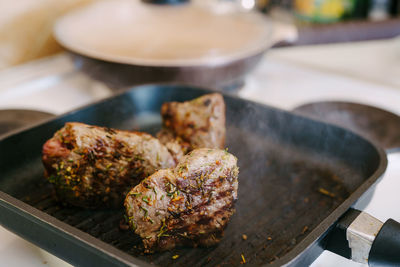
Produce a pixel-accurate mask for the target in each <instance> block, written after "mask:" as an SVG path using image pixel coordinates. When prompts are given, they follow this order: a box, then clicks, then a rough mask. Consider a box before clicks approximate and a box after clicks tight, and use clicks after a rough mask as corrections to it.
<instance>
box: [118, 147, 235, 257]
mask: <svg viewBox="0 0 400 267" xmlns="http://www.w3.org/2000/svg"><path fill="white" fill-rule="evenodd" d="M236 163H237V159H236V157H234V156H233V155H232V154H230V153H228V152H226V151H225V150H219V149H207V148H202V149H196V150H193V151H192V152H190V153H189V154H187V155H186V156H184V157H183V158H182V159H181V160H180V162H179V164H178V165H177V166H176V167H175V168H174V169H165V170H159V171H157V172H156V173H154V174H153V175H151V176H150V177H148V178H146V179H145V180H143V181H142V182H141V183H140V184H138V185H137V186H136V187H135V188H133V189H132V190H131V191H130V192H129V193H128V195H127V197H126V199H125V209H126V214H127V217H128V219H129V225H130V227H131V228H132V229H133V230H134V231H135V232H136V233H137V234H139V235H140V236H141V237H142V239H143V243H144V246H145V250H146V252H153V251H156V250H167V249H172V248H174V247H175V246H178V245H189V246H197V245H203V246H210V245H214V244H216V243H218V242H219V241H220V239H221V238H222V235H223V230H224V228H225V226H226V225H227V222H228V221H229V218H230V217H231V215H232V214H233V213H234V202H235V201H236V199H237V189H238V173H239V170H238V167H237V165H236Z"/></svg>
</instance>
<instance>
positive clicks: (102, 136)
mask: <svg viewBox="0 0 400 267" xmlns="http://www.w3.org/2000/svg"><path fill="white" fill-rule="evenodd" d="M42 159H43V164H44V166H45V177H46V178H47V179H48V180H49V181H50V182H51V183H53V184H54V185H55V188H56V191H57V195H58V197H59V198H60V199H61V200H63V201H65V202H68V203H71V204H73V205H76V206H80V207H87V208H97V207H116V206H119V205H122V202H123V199H124V198H125V195H126V192H128V190H129V189H130V188H132V186H135V185H137V184H138V183H139V182H140V181H141V180H142V179H144V178H145V177H147V176H149V175H151V174H153V173H154V172H155V171H156V170H159V169H164V168H169V167H173V166H175V164H176V163H175V161H174V159H173V157H172V156H171V154H170V153H169V152H168V150H167V149H166V148H165V147H164V146H163V145H162V144H161V143H160V142H159V141H158V140H157V139H156V138H154V137H152V136H151V135H148V134H145V133H138V132H128V131H118V130H113V129H109V128H102V127H96V126H90V125H86V124H83V123H76V122H75V123H73V122H71V123H66V124H65V126H64V127H63V128H62V129H60V130H59V131H58V132H56V133H55V134H54V136H53V137H52V138H51V139H50V140H48V141H47V142H46V143H45V144H44V146H43V158H42Z"/></svg>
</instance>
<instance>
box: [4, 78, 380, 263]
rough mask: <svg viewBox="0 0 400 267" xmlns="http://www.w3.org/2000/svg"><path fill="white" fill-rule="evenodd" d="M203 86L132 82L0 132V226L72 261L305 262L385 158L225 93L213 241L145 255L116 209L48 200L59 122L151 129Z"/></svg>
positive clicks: (355, 139) (348, 135)
mask: <svg viewBox="0 0 400 267" xmlns="http://www.w3.org/2000/svg"><path fill="white" fill-rule="evenodd" d="M209 92H210V91H208V90H204V89H199V88H193V87H190V86H176V85H146V86H140V87H136V88H133V89H131V90H128V91H126V92H123V93H121V94H119V95H116V96H114V97H111V98H109V99H106V100H103V101H100V102H97V103H95V104H92V105H89V106H86V107H84V108H81V109H78V110H76V111H73V112H70V113H67V114H65V115H62V116H59V117H57V118H55V119H52V120H49V121H47V122H45V123H42V124H39V125H37V126H35V127H33V128H29V129H25V130H23V131H20V132H17V133H14V134H11V135H9V136H7V137H5V138H3V139H1V140H0V223H1V224H2V225H3V226H5V227H6V228H8V229H10V230H11V231H13V232H15V233H17V234H18V235H20V236H22V237H23V238H25V239H27V240H30V241H31V242H33V243H35V244H37V245H39V246H40V247H42V248H44V249H46V250H48V251H49V252H51V253H53V254H55V255H57V256H58V257H60V258H62V259H64V260H66V261H68V262H70V263H72V264H74V265H77V266H113V265H116V266H126V265H135V264H136V265H146V264H156V265H161V266H168V265H174V266H216V265H220V266H227V265H229V266H231V265H240V263H241V262H242V261H243V259H242V255H243V257H244V259H245V260H246V262H247V263H249V264H251V265H262V264H273V265H285V264H288V265H298V266H303V265H304V264H309V263H311V262H312V261H313V260H314V259H315V258H316V257H317V256H318V255H319V254H320V253H321V252H322V250H323V248H324V241H323V240H324V239H323V238H324V236H325V235H326V234H327V232H328V231H329V229H330V228H331V227H332V225H333V224H334V223H335V222H336V220H337V219H338V218H339V217H340V216H341V215H342V214H343V213H344V212H345V211H346V210H347V209H348V208H349V207H350V206H351V205H352V203H353V202H355V201H356V200H357V199H358V198H359V197H360V196H361V194H362V193H363V192H365V191H366V190H367V189H368V188H369V187H370V186H371V185H372V184H373V183H374V182H375V181H376V180H377V179H378V178H379V177H380V176H381V175H382V174H383V172H384V171H385V168H386V164H387V161H386V155H385V153H384V152H383V151H382V150H381V149H379V148H377V147H376V146H374V145H373V144H372V143H370V142H369V141H367V140H365V139H363V138H361V137H359V136H357V135H355V134H353V133H352V132H350V131H347V130H345V129H342V128H339V127H336V126H332V125H329V124H324V123H321V122H317V121H313V120H311V119H307V118H305V117H301V116H297V115H294V114H292V113H289V112H286V111H282V110H279V109H276V108H272V107H268V106H265V105H261V104H257V103H254V102H250V101H247V100H243V99H240V98H236V97H232V96H225V101H226V105H227V110H226V114H227V147H228V148H229V151H230V152H231V153H233V154H234V155H236V156H237V157H238V160H239V161H238V163H239V167H240V174H239V200H238V202H237V204H236V213H235V215H234V216H233V217H232V218H231V221H230V223H229V225H228V227H227V229H226V231H225V237H224V238H223V240H222V241H221V243H220V244H219V245H218V246H215V247H210V248H179V249H175V250H173V251H169V252H163V253H156V254H153V255H143V254H142V252H141V251H142V250H141V241H140V238H138V237H137V236H135V235H134V234H133V233H131V232H129V231H122V230H120V229H119V222H120V220H121V219H122V217H123V211H122V209H121V210H101V211H88V210H83V209H79V208H72V207H65V206H63V205H61V204H60V203H58V202H57V201H56V200H55V197H54V193H53V189H52V187H51V185H50V184H48V183H47V182H46V181H45V180H44V178H43V167H42V164H41V159H40V158H41V147H42V145H43V143H44V142H45V141H46V140H47V139H48V138H50V137H51V136H52V135H53V133H54V132H55V131H56V130H57V129H59V128H61V127H62V126H63V125H64V123H65V122H67V121H81V122H85V123H88V124H94V125H100V126H107V127H115V128H118V129H135V130H141V131H146V132H150V133H153V134H154V133H156V132H157V131H158V130H159V129H160V126H161V118H160V115H159V110H160V107H161V104H162V103H164V102H166V101H184V100H188V99H193V98H195V97H198V96H200V95H202V94H205V93H209ZM243 235H246V236H247V239H246V240H244V238H243ZM173 255H179V258H177V259H172V256H173Z"/></svg>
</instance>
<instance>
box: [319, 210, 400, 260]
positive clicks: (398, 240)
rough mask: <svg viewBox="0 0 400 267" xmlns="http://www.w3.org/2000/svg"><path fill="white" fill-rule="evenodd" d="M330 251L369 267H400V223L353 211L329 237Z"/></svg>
mask: <svg viewBox="0 0 400 267" xmlns="http://www.w3.org/2000/svg"><path fill="white" fill-rule="evenodd" d="M326 249H327V250H330V251H332V252H334V253H337V254H339V255H341V256H344V257H346V258H348V259H351V260H354V261H356V262H360V263H368V265H369V266H400V223H398V222H396V221H395V220H392V219H389V220H387V221H386V222H385V223H382V222H381V221H379V220H378V219H376V218H374V217H372V216H371V215H369V214H368V213H365V212H361V211H359V210H355V209H350V210H349V211H347V212H346V213H345V214H344V215H343V216H342V217H341V218H340V219H339V220H338V222H337V224H336V226H335V227H334V229H333V230H332V231H331V232H330V234H329V235H328V237H327V239H326Z"/></svg>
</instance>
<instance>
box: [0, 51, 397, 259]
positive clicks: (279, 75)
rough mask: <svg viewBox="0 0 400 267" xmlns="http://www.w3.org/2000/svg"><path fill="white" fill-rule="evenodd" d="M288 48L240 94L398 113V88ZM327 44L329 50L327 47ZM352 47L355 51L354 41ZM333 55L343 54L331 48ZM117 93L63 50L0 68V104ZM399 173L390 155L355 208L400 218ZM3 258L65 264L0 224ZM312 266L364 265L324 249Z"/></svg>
mask: <svg viewBox="0 0 400 267" xmlns="http://www.w3.org/2000/svg"><path fill="white" fill-rule="evenodd" d="M380 45H382V44H380ZM285 49H287V48H285ZM285 49H277V50H272V51H270V52H269V53H268V54H267V55H266V56H265V58H264V60H263V61H262V62H261V64H260V65H259V66H258V67H257V69H256V70H255V71H254V72H253V73H251V74H250V75H249V76H248V77H247V79H246V82H245V86H244V87H243V88H242V89H241V90H240V91H239V93H238V94H239V96H240V97H243V98H247V99H251V100H254V101H258V102H262V103H265V104H268V105H271V106H275V107H279V108H283V109H289V110H291V109H293V108H295V107H296V106H299V105H302V104H304V103H309V102H314V101H322V100H342V101H352V102H358V103H364V104H369V105H374V106H377V107H380V108H383V109H386V110H388V111H391V112H393V113H396V114H400V105H399V104H400V88H397V87H396V86H392V84H383V83H379V82H376V81H374V82H371V81H370V80H368V79H362V78H360V77H359V76H357V77H352V76H351V75H343V73H341V72H339V71H338V72H336V71H334V70H326V69H325V70H324V68H318V67H316V66H315V65H314V66H309V65H307V64H302V63H301V62H300V61H299V59H298V57H299V56H298V55H296V58H295V59H296V60H293V61H291V60H290V57H288V56H287V54H290V53H293V49H292V50H286V51H287V52H288V53H285ZM294 49H296V48H294ZM326 49H328V50H329V46H328V47H326ZM335 49H336V50H337V47H335ZM354 49H355V51H356V46H355V48H354ZM307 53H308V54H307ZM307 53H305V54H304V55H303V57H304V60H305V61H306V59H307V57H310V58H313V54H312V50H311V49H310V50H309V51H308V52H307ZM336 53H338V52H336ZM328 54H329V53H328ZM331 56H332V57H337V56H340V55H337V54H336V55H335V54H334V53H333V54H331ZM358 56H359V57H360V55H358ZM288 58H289V59H288ZM324 60H329V58H324ZM399 61H400V59H399ZM399 79H400V77H399ZM113 92H114V91H113V89H111V88H108V87H107V86H106V85H105V84H103V83H101V82H98V81H94V80H92V79H91V78H89V77H88V76H86V75H85V74H83V73H81V72H79V71H77V70H76V66H75V65H74V63H73V62H72V60H71V58H70V57H69V56H68V55H67V54H65V53H63V54H60V55H57V56H54V57H50V58H46V59H43V60H39V61H35V62H31V63H29V64H26V65H22V66H19V67H15V68H12V69H8V70H5V71H2V72H0V109H15V108H19V109H33V110H39V111H44V112H49V113H54V114H61V113H64V112H67V111H69V110H72V109H74V108H77V107H79V106H82V105H85V104H88V103H91V102H93V101H96V100H99V99H102V98H104V97H107V96H110V95H112V94H113ZM399 174H400V154H399V153H398V154H391V155H389V167H388V170H387V173H386V175H385V176H384V178H383V179H382V180H381V182H380V183H379V184H378V185H377V187H376V190H375V193H374V194H373V196H372V200H371V201H370V202H369V199H371V195H364V196H363V197H362V198H361V199H360V200H359V201H358V203H357V204H356V206H355V207H356V208H359V209H363V210H366V211H367V212H369V213H371V214H372V215H374V216H375V217H377V218H378V219H380V220H382V221H385V220H386V219H388V218H393V219H395V220H398V221H400V210H398V209H394V208H393V207H394V205H395V203H398V202H399V201H400V196H397V190H396V188H399V187H400V180H399V179H398V178H397V177H400V175H399ZM395 190H396V191H395ZM370 194H371V193H370ZM0 258H1V262H2V263H1V264H5V265H4V266H43V264H49V265H57V266H60V264H65V263H63V262H62V261H58V260H57V259H56V258H55V257H51V256H49V254H48V253H46V252H43V251H42V250H39V249H38V248H37V247H35V246H33V245H30V244H29V243H28V242H26V241H24V240H22V239H20V238H19V237H17V236H15V235H13V234H11V233H9V232H8V231H6V230H4V229H2V228H0ZM1 264H0V265H1ZM313 266H362V265H360V264H357V263H353V262H351V261H349V260H346V259H344V258H341V257H339V256H336V255H334V254H332V253H330V252H328V251H325V252H324V253H323V254H322V255H321V256H320V257H319V258H318V259H317V260H316V261H315V262H314V263H313Z"/></svg>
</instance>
